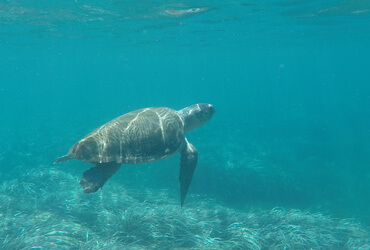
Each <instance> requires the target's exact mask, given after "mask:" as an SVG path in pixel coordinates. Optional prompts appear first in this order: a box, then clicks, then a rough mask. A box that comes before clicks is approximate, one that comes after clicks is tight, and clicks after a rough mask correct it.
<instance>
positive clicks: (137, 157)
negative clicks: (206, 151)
mask: <svg viewBox="0 0 370 250" xmlns="http://www.w3.org/2000/svg"><path fill="white" fill-rule="evenodd" d="M184 140H185V137H184V122H183V119H182V118H181V117H180V116H179V114H178V113H177V112H176V111H175V110H172V109H169V108H146V109H140V110H136V111H133V112H130V113H127V114H125V115H122V116H120V117H118V118H116V119H114V120H112V121H110V122H108V123H106V124H104V125H103V126H101V127H99V128H97V129H96V130H94V131H93V132H91V133H90V134H88V135H87V136H85V137H84V138H83V139H81V140H80V141H79V142H77V143H76V144H75V145H74V146H73V147H72V148H71V150H70V151H69V153H68V155H69V156H70V157H71V158H74V159H79V160H83V161H85V162H89V163H93V164H95V163H98V162H100V163H102V162H118V163H129V164H135V163H142V162H151V161H156V160H161V159H164V158H167V157H169V156H171V155H173V154H175V153H177V152H178V150H179V149H180V147H181V145H182V143H183V142H184Z"/></svg>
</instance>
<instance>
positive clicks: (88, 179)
mask: <svg viewBox="0 0 370 250" xmlns="http://www.w3.org/2000/svg"><path fill="white" fill-rule="evenodd" d="M120 167H121V163H116V162H108V163H98V164H96V165H95V167H92V168H90V169H88V170H86V171H85V172H84V173H83V174H82V178H81V180H80V185H81V187H82V188H83V191H84V193H85V194H89V193H95V192H96V191H98V189H99V188H103V185H104V183H105V182H106V181H107V180H108V179H109V178H110V177H111V176H112V175H114V174H115V173H116V172H117V171H118V170H119V169H120Z"/></svg>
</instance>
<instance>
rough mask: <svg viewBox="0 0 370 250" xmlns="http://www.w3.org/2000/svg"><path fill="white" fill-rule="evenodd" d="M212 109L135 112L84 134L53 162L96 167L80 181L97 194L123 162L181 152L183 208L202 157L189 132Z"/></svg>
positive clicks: (202, 106)
mask: <svg viewBox="0 0 370 250" xmlns="http://www.w3.org/2000/svg"><path fill="white" fill-rule="evenodd" d="M214 113H215V109H214V107H213V106H212V105H211V104H195V105H192V106H189V107H187V108H184V109H181V110H179V111H176V110H173V109H170V108H166V107H159V108H144V109H139V110H136V111H132V112H130V113H127V114H124V115H122V116H120V117H117V118H115V119H113V120H111V121H110V122H108V123H106V124H104V125H103V126H101V127H99V128H97V129H95V130H94V131H92V132H91V133H89V134H88V135H86V136H85V137H84V138H82V139H81V140H80V141H78V142H77V143H76V144H74V145H73V146H72V148H71V149H70V150H69V152H68V154H67V155H65V156H62V157H60V158H58V159H57V160H56V161H55V163H54V164H56V163H59V162H63V161H67V160H70V159H78V160H82V161H85V162H88V163H91V164H93V165H95V166H94V167H92V168H90V169H88V170H87V171H85V172H84V173H83V175H82V178H81V180H80V185H81V186H82V188H83V191H84V193H94V192H96V191H97V190H98V189H99V188H102V187H103V185H104V183H105V182H106V181H107V180H108V179H109V178H110V177H111V176H112V175H113V174H115V173H116V172H117V171H118V170H119V168H120V167H121V164H137V163H144V162H153V161H158V160H162V159H165V158H168V157H170V156H172V155H174V154H177V153H180V154H181V157H180V176H179V181H180V196H181V207H182V206H183V205H184V201H185V197H186V193H187V191H188V189H189V186H190V183H191V180H192V178H193V173H194V170H195V167H196V165H197V161H198V152H197V150H196V149H195V147H194V146H193V145H192V144H191V143H189V142H188V140H187V139H186V138H185V133H186V132H188V131H189V130H192V129H194V128H197V127H199V126H201V125H203V124H205V123H206V122H208V121H209V120H210V119H211V118H212V116H213V114H214Z"/></svg>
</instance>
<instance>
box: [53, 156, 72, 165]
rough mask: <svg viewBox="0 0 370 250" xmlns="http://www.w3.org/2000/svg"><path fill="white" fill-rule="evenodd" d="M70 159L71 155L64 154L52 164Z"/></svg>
mask: <svg viewBox="0 0 370 250" xmlns="http://www.w3.org/2000/svg"><path fill="white" fill-rule="evenodd" d="M70 159H71V156H69V155H65V156H62V157H59V158H58V159H57V160H56V161H55V162H54V164H57V163H59V162H63V161H68V160H70Z"/></svg>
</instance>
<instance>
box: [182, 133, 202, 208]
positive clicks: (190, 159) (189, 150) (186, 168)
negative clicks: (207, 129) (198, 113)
mask: <svg viewBox="0 0 370 250" xmlns="http://www.w3.org/2000/svg"><path fill="white" fill-rule="evenodd" d="M185 142H186V146H185V147H184V148H183V150H182V151H181V158H180V161H181V162H180V176H179V180H180V195H181V207H182V206H183V205H184V201H185V198H186V194H187V192H188V189H189V186H190V183H191V180H192V179H193V174H194V170H195V167H196V166H197V162H198V151H197V150H196V149H195V147H194V146H193V145H192V144H191V143H189V142H188V140H186V139H185Z"/></svg>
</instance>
